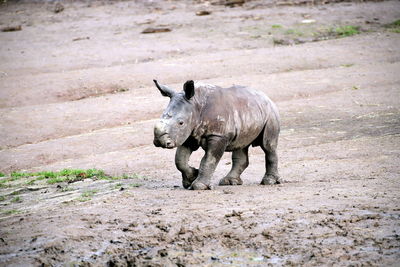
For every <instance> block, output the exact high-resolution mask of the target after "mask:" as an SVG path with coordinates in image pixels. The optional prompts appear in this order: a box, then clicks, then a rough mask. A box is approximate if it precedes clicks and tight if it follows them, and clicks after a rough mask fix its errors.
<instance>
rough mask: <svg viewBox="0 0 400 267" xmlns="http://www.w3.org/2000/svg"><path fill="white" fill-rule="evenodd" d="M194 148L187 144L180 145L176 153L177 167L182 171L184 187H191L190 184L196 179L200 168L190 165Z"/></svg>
mask: <svg viewBox="0 0 400 267" xmlns="http://www.w3.org/2000/svg"><path fill="white" fill-rule="evenodd" d="M192 152H193V150H192V149H190V148H189V147H186V146H179V147H178V148H177V150H176V154H175V165H176V168H178V170H179V171H180V172H181V173H182V185H183V187H184V188H186V189H187V188H189V187H190V185H191V184H192V183H193V181H194V180H196V178H197V176H198V174H199V170H198V169H196V168H193V167H190V166H189V164H188V162H189V158H190V155H191V154H192Z"/></svg>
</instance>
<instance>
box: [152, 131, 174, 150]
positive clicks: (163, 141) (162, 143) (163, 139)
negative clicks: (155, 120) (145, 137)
mask: <svg viewBox="0 0 400 267" xmlns="http://www.w3.org/2000/svg"><path fill="white" fill-rule="evenodd" d="M153 143H154V145H155V146H156V147H162V148H168V149H172V148H174V147H175V143H174V142H173V141H172V140H171V138H170V137H169V136H168V134H167V133H164V134H162V135H160V136H158V137H155V138H154V141H153Z"/></svg>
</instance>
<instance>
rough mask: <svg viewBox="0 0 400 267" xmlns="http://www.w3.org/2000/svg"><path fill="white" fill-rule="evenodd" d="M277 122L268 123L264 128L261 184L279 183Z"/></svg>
mask: <svg viewBox="0 0 400 267" xmlns="http://www.w3.org/2000/svg"><path fill="white" fill-rule="evenodd" d="M278 135H279V124H274V123H270V124H267V126H266V127H265V129H264V134H263V136H264V140H263V143H262V145H261V148H262V149H263V151H264V153H265V175H264V177H263V179H262V181H261V184H262V185H271V184H280V183H281V180H280V178H279V173H278V154H277V152H276V148H277V146H278Z"/></svg>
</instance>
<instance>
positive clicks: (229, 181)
mask: <svg viewBox="0 0 400 267" xmlns="http://www.w3.org/2000/svg"><path fill="white" fill-rule="evenodd" d="M241 184H243V181H242V179H240V177H224V178H222V179H221V180H220V181H219V185H241Z"/></svg>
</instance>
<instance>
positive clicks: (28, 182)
mask: <svg viewBox="0 0 400 267" xmlns="http://www.w3.org/2000/svg"><path fill="white" fill-rule="evenodd" d="M35 182H36V179H31V180H29V181H27V182H26V183H25V184H26V185H33V184H35Z"/></svg>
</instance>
